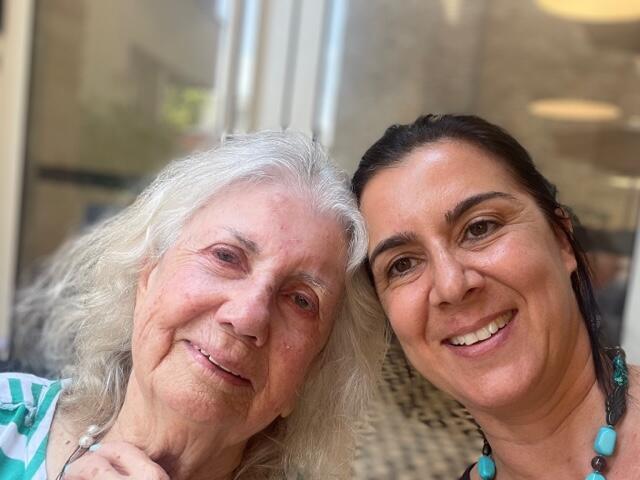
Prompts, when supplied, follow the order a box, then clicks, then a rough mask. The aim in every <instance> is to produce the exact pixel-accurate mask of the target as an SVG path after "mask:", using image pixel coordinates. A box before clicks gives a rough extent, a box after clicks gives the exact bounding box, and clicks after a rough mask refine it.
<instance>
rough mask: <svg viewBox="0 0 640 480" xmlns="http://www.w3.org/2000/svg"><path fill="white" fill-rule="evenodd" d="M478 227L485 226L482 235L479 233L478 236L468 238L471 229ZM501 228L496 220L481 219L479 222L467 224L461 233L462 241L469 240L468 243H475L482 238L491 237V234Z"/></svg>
mask: <svg viewBox="0 0 640 480" xmlns="http://www.w3.org/2000/svg"><path fill="white" fill-rule="evenodd" d="M479 225H486V226H487V231H486V232H484V233H481V234H479V235H474V236H470V235H469V234H470V232H471V229H472V228H473V227H476V226H479ZM501 226H502V224H501V223H499V222H497V221H496V220H491V219H488V218H482V219H479V220H475V221H473V222H471V223H469V224H468V225H467V226H466V228H465V229H464V231H463V234H462V240H463V241H464V240H469V241H472V242H473V241H476V240H482V239H483V238H485V237H487V236H489V235H491V234H492V233H493V232H495V231H496V230H497V229H499V228H500V227H501Z"/></svg>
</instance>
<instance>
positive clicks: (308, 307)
mask: <svg viewBox="0 0 640 480" xmlns="http://www.w3.org/2000/svg"><path fill="white" fill-rule="evenodd" d="M292 298H293V303H295V304H296V306H297V307H298V308H300V309H302V310H305V311H309V312H310V311H313V310H314V308H315V305H314V303H313V301H312V300H311V299H310V298H309V297H307V296H306V295H302V294H301V293H294V294H293V296H292Z"/></svg>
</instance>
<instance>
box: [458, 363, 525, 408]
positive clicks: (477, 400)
mask: <svg viewBox="0 0 640 480" xmlns="http://www.w3.org/2000/svg"><path fill="white" fill-rule="evenodd" d="M531 385H532V384H531V383H530V382H527V381H526V380H525V379H524V378H523V376H522V375H520V376H518V375H517V374H516V373H515V372H514V373H513V375H510V376H509V377H504V376H500V377H495V378H490V377H489V378H488V377H485V378H479V379H478V380H477V381H476V382H474V384H473V386H472V387H471V388H467V389H464V390H459V391H458V392H452V396H453V397H454V398H456V400H458V401H459V402H460V403H462V404H463V405H464V406H465V407H466V408H467V409H468V410H469V411H474V410H477V411H484V412H494V413H503V414H506V413H507V412H508V411H509V410H511V409H512V408H516V409H517V408H521V407H522V406H523V405H524V404H526V403H527V400H528V399H529V398H530V396H531V388H530V387H531Z"/></svg>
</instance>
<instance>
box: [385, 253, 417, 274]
mask: <svg viewBox="0 0 640 480" xmlns="http://www.w3.org/2000/svg"><path fill="white" fill-rule="evenodd" d="M417 263H418V261H417V260H416V259H415V258H410V257H402V258H399V259H397V260H396V261H394V262H393V263H392V264H391V266H390V267H389V276H390V277H398V276H401V275H404V274H405V273H407V272H408V271H409V270H411V269H412V268H413V267H415V266H416V264H417Z"/></svg>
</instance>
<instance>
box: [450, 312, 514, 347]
mask: <svg viewBox="0 0 640 480" xmlns="http://www.w3.org/2000/svg"><path fill="white" fill-rule="evenodd" d="M517 316H518V312H515V313H514V315H513V317H512V318H511V320H510V321H509V323H507V324H506V325H505V326H504V327H502V328H501V329H500V330H498V331H497V332H496V333H494V334H493V335H491V337H489V338H487V339H486V340H483V341H482V342H478V343H474V344H473V345H451V344H450V343H446V344H445V345H446V346H447V347H449V349H450V350H451V351H452V352H453V353H455V354H456V355H460V356H462V357H470V358H472V357H479V356H481V355H486V354H487V353H491V352H493V351H494V350H496V349H498V348H500V347H501V346H502V345H503V344H504V343H505V342H506V341H507V340H508V338H509V336H510V335H511V332H512V331H513V324H514V322H515V320H516V317H517Z"/></svg>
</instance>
